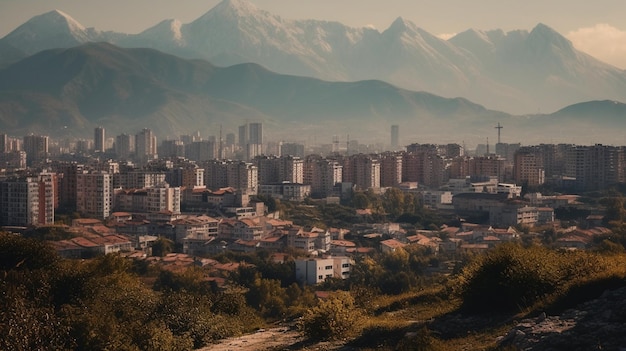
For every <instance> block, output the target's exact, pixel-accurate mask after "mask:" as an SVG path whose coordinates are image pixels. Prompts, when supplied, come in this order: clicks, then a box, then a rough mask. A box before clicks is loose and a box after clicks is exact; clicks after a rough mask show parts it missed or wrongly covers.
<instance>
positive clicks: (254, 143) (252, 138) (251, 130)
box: [239, 123, 263, 160]
mask: <svg viewBox="0 0 626 351" xmlns="http://www.w3.org/2000/svg"><path fill="white" fill-rule="evenodd" d="M239 147H241V148H242V149H243V150H244V152H245V156H246V159H247V160H251V159H253V158H255V157H256V156H258V155H262V154H263V124H262V123H248V124H245V125H242V126H239Z"/></svg>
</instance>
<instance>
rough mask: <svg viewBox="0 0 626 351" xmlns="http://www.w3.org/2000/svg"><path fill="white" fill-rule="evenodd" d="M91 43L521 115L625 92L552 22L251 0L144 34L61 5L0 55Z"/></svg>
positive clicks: (618, 79) (6, 41)
mask: <svg viewBox="0 0 626 351" xmlns="http://www.w3.org/2000/svg"><path fill="white" fill-rule="evenodd" d="M88 42H108V43H112V44H114V45H116V46H119V47H125V48H135V47H143V48H153V49H157V50H159V51H162V52H165V53H169V54H172V55H176V56H179V57H183V58H188V59H204V60H208V61H209V62H211V63H212V64H214V65H217V66H232V65H237V64H242V63H256V64H259V65H261V66H263V67H265V68H267V69H269V70H271V71H275V72H278V73H281V74H288V75H296V76H303V77H313V78H318V79H323V80H328V81H344V82H350V81H362V80H382V81H385V82H389V83H390V84H393V85H394V86H397V87H401V88H403V89H407V90H412V91H427V92H429V93H433V94H437V95H440V96H445V97H463V98H466V99H468V100H471V101H474V102H477V103H479V104H481V105H483V106H487V107H488V108H491V109H497V110H501V111H507V112H508V113H516V114H529V113H538V112H542V111H546V112H551V111H555V110H557V109H559V108H561V107H563V106H567V105H570V104H574V103H579V102H581V101H589V100H605V99H608V100H618V101H623V100H625V99H626V71H624V70H620V69H618V68H616V67H613V66H611V65H608V64H606V63H603V62H601V61H599V60H597V59H595V58H593V57H591V56H589V55H587V54H584V53H582V52H580V51H578V50H576V49H575V48H574V47H573V45H572V43H571V42H570V41H568V40H567V39H566V38H565V37H563V36H562V35H560V34H559V33H558V32H556V31H554V30H553V29H551V28H550V27H548V26H546V25H544V24H538V25H537V26H536V27H535V28H533V29H532V30H531V31H525V30H517V31H511V32H504V31H502V30H492V31H478V30H473V29H470V30H467V31H465V32H463V33H460V34H458V35H456V36H454V37H453V38H451V39H449V40H443V39H441V38H439V37H437V36H435V35H433V34H430V33H428V32H427V31H425V30H423V29H421V28H419V27H418V26H417V25H415V24H414V23H412V22H410V21H407V20H404V19H402V18H401V17H399V18H398V19H396V20H395V21H394V22H393V23H392V24H391V25H390V26H389V28H387V29H385V30H383V31H378V30H376V29H372V28H352V27H348V26H345V25H343V24H341V23H337V22H326V21H317V20H289V19H283V18H281V17H279V16H276V15H273V14H271V13H269V12H267V11H264V10H261V9H258V8H257V7H255V6H254V5H253V4H251V3H250V2H247V1H244V0H224V1H222V2H221V3H219V4H218V5H216V6H215V7H214V8H212V9H211V10H210V11H208V12H207V13H206V14H204V15H202V16H200V17H199V18H197V19H196V20H194V21H192V22H191V23H181V22H180V21H178V20H174V19H169V20H164V21H162V22H160V23H158V24H156V25H155V26H153V27H151V28H148V29H146V30H144V31H143V32H141V33H138V34H124V33H114V32H103V31H98V30H96V29H93V28H86V27H85V26H83V25H82V24H80V23H79V22H78V21H76V20H74V19H73V18H72V17H71V16H69V15H67V14H65V13H63V12H61V11H52V12H49V13H45V14H42V15H39V16H36V17H33V18H32V19H30V20H29V21H27V22H26V23H24V24H23V25H21V26H19V27H18V28H16V29H15V30H14V31H12V32H11V33H9V34H8V35H6V36H5V37H4V38H2V39H0V62H4V63H5V65H6V64H7V63H8V62H15V60H16V59H17V58H23V57H26V56H27V55H32V54H35V53H37V52H39V51H41V50H45V49H54V48H69V47H73V46H76V45H80V44H85V43H88ZM20 55H21V56H20Z"/></svg>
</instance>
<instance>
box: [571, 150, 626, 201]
mask: <svg viewBox="0 0 626 351" xmlns="http://www.w3.org/2000/svg"><path fill="white" fill-rule="evenodd" d="M566 160H567V161H566V167H565V175H566V176H568V177H571V178H574V183H575V187H576V188H577V190H582V191H594V190H601V189H606V188H608V187H609V186H612V185H614V184H617V183H619V182H623V181H624V161H625V160H624V149H623V148H621V147H616V146H607V145H602V144H596V145H592V146H571V147H570V148H569V149H568V151H567V154H566Z"/></svg>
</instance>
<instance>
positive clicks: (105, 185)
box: [76, 172, 113, 219]
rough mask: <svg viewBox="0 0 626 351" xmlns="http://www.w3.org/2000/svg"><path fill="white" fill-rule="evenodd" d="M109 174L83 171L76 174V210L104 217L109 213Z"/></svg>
mask: <svg viewBox="0 0 626 351" xmlns="http://www.w3.org/2000/svg"><path fill="white" fill-rule="evenodd" d="M111 187H112V179H111V175H110V174H108V173H106V172H92V173H87V172H83V173H80V174H77V175H76V210H77V211H78V212H80V213H82V214H84V215H87V216H92V217H96V218H99V219H105V218H107V217H109V214H111V200H112V196H113V192H112V191H111Z"/></svg>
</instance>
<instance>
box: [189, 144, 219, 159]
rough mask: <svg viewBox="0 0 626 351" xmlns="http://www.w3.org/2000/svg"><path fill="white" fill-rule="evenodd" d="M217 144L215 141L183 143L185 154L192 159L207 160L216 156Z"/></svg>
mask: <svg viewBox="0 0 626 351" xmlns="http://www.w3.org/2000/svg"><path fill="white" fill-rule="evenodd" d="M217 153H218V150H217V145H216V143H215V141H208V140H202V141H194V142H193V143H191V144H189V145H185V156H186V157H187V158H188V159H190V160H192V161H207V160H213V159H215V158H217Z"/></svg>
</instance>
